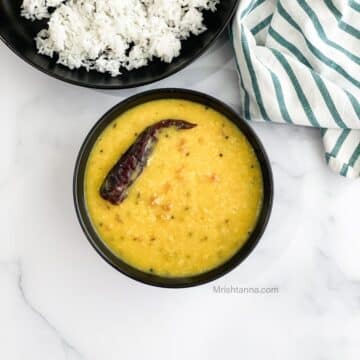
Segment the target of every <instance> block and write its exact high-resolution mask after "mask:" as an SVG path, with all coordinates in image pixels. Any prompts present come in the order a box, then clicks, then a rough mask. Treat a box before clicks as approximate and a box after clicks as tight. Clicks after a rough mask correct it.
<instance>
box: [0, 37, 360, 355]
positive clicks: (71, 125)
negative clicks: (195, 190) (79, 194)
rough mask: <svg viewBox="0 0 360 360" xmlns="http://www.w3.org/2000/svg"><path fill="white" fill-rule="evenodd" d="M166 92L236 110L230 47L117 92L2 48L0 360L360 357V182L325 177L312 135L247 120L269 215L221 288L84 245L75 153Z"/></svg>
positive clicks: (221, 43) (309, 131)
mask: <svg viewBox="0 0 360 360" xmlns="http://www.w3.org/2000/svg"><path fill="white" fill-rule="evenodd" d="M170 86H174V87H185V88H191V89H196V90H200V91H203V92H206V93H208V94H211V95H214V96H216V97H218V98H220V99H222V100H224V101H225V102H227V103H229V104H230V105H231V106H233V107H234V108H235V109H237V110H238V108H239V100H238V99H239V89H238V85H237V77H236V73H235V67H234V62H233V58H232V53H231V50H230V46H229V44H228V43H227V41H226V39H225V38H222V39H220V40H219V41H218V42H217V44H216V45H215V46H214V47H213V48H212V49H211V50H210V51H209V52H208V53H207V54H206V55H204V56H203V57H202V58H201V59H199V60H198V61H196V62H195V63H194V64H193V65H191V66H190V67H188V68H187V69H185V70H183V71H182V72H180V73H179V74H177V75H175V76H173V77H171V78H170V79H167V80H164V81H162V82H159V83H156V84H154V85H152V86H146V87H143V88H138V89H134V90H128V91H110V92H105V91H96V90H90V89H85V88H80V87H75V86H72V85H68V84H65V83H62V82H59V81H57V80H54V79H51V78H50V77H47V76H46V75H43V74H42V73H40V72H38V71H36V70H34V69H32V68H31V67H30V66H29V65H27V64H25V63H24V62H22V60H19V59H18V58H17V57H16V56H15V55H14V54H12V53H11V52H10V51H9V50H8V49H7V48H5V46H4V45H0V116H1V141H0V199H1V200H0V204H1V205H0V219H1V226H0V359H4V360H23V359H26V360H33V359H34V360H60V359H61V360H63V359H71V360H72V359H89V360H90V359H94V360H112V359H116V360H118V359H122V360H130V359H141V360H143V359H146V360H153V359H154V360H162V359H164V360H165V359H166V360H171V359H178V360H180V359H197V360H202V359H204V360H213V359H214V360H215V359H223V358H224V359H226V358H231V359H233V358H240V359H252V360H257V359H258V360H263V359H276V360H279V359H280V360H282V359H284V360H288V359H292V360H294V359H295V360H303V359H306V360H312V359H314V360H315V359H316V360H332V359H334V360H339V359H341V360H348V359H359V357H360V230H359V229H360V184H359V181H358V180H357V181H349V180H345V179H343V178H341V177H339V176H337V175H335V174H333V173H331V171H330V170H329V169H328V168H327V166H326V164H325V163H324V160H323V153H322V146H321V141H320V136H319V133H318V131H317V130H314V129H304V128H296V127H288V126H281V125H269V124H254V125H253V127H254V128H255V130H256V132H257V133H258V134H259V136H260V138H261V140H262V141H263V143H264V145H265V147H266V149H267V150H268V153H269V156H270V158H271V162H272V165H273V171H274V177H275V187H276V196H275V203H274V210H273V215H272V218H271V221H270V224H269V226H268V229H267V231H266V233H265V235H264V236H263V239H262V241H261V242H260V244H259V246H258V247H257V248H256V250H255V251H254V253H253V254H252V255H251V256H250V257H249V258H248V259H247V260H246V261H245V262H244V263H243V264H242V265H240V266H239V267H238V268H237V269H236V270H235V271H233V272H232V273H230V274H229V275H227V276H225V277H223V278H222V279H220V280H218V281H216V282H215V283H213V284H208V285H204V286H201V287H198V288H192V289H186V290H167V289H158V288H153V287H150V286H146V285H142V284H139V283H136V282H134V281H132V280H130V279H128V278H126V277H125V276H123V275H121V274H120V273H118V272H116V271H115V270H114V269H112V268H111V267H110V266H109V265H107V264H106V263H105V262H104V261H103V260H102V259H101V258H100V257H99V256H98V255H97V254H96V253H95V251H94V250H93V249H92V248H91V247H90V245H89V244H88V242H87V240H86V239H85V236H84V235H83V233H82V231H81V229H80V227H79V225H78V223H77V219H76V216H75V212H74V209H73V203H72V173H73V168H74V162H75V159H76V156H77V152H78V150H79V147H80V145H81V143H82V141H83V139H84V137H85V136H86V134H87V132H88V131H89V130H90V128H91V127H92V125H93V124H94V123H95V122H96V121H97V120H98V118H99V117H100V116H101V115H102V114H103V113H104V112H105V111H107V110H108V109H109V108H110V107H112V106H113V105H115V104H116V103H117V102H119V101H120V100H122V99H124V98H126V97H128V96H129V95H132V94H135V93H138V92H140V91H143V90H147V89H150V88H154V87H170ZM214 285H220V286H231V285H232V286H239V287H247V286H249V287H278V288H279V294H277V295H249V294H248V295H244V294H243V295H240V294H227V295H226V294H216V293H214V292H213V286H214Z"/></svg>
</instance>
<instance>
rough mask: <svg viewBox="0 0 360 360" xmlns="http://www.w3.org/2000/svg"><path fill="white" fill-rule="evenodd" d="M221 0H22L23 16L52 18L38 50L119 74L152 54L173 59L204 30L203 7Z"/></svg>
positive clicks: (213, 7) (211, 6) (72, 63)
mask: <svg viewBox="0 0 360 360" xmlns="http://www.w3.org/2000/svg"><path fill="white" fill-rule="evenodd" d="M219 1H220V0H67V1H66V0H24V1H23V4H22V11H21V14H22V16H24V17H26V18H27V19H30V20H40V19H45V18H46V19H48V20H47V21H48V28H46V29H43V30H41V31H40V32H39V34H38V35H37V37H36V39H35V40H36V46H37V49H38V52H39V53H40V54H43V55H47V56H50V57H53V56H54V55H55V54H56V55H57V56H58V63H60V64H63V65H65V66H67V67H69V68H70V69H78V68H80V67H84V68H85V69H86V70H97V71H99V72H102V73H105V72H107V73H110V74H111V75H112V76H117V75H119V74H121V68H125V69H127V70H132V69H137V68H140V67H142V66H146V65H147V64H148V62H149V61H151V60H152V59H153V58H159V59H161V60H162V61H164V62H167V63H170V62H171V61H172V60H173V59H174V58H175V57H177V56H179V55H180V50H181V40H185V39H187V38H188V37H189V36H190V35H191V34H193V35H199V34H201V33H202V32H204V31H206V26H205V25H204V22H203V13H202V12H203V11H204V10H211V11H216V5H217V4H218V3H219Z"/></svg>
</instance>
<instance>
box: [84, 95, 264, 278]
mask: <svg viewBox="0 0 360 360" xmlns="http://www.w3.org/2000/svg"><path fill="white" fill-rule="evenodd" d="M169 118H172V119H181V120H186V121H189V122H192V123H196V124H197V125H198V126H197V127H196V128H193V129H191V130H181V131H177V130H175V129H173V128H170V129H164V130H162V132H161V134H160V136H159V142H158V143H157V145H156V146H155V149H154V152H153V153H152V155H151V157H150V160H149V162H148V165H147V167H146V168H145V170H144V171H143V173H142V174H141V176H140V177H139V178H138V179H137V181H136V182H135V183H134V184H133V185H132V187H131V188H130V191H129V196H128V197H127V198H126V199H125V201H124V202H122V203H121V204H120V205H117V206H114V205H111V204H110V203H109V202H107V201H105V200H103V199H102V198H101V197H100V195H99V188H100V186H101V184H102V182H103V180H104V178H105V177H106V175H107V173H108V172H109V170H110V169H111V168H112V167H113V165H114V164H115V163H116V162H117V160H118V159H119V157H120V155H121V154H122V153H123V152H125V151H126V150H127V148H128V147H129V146H130V145H131V144H132V143H133V142H134V141H135V139H136V137H137V135H138V134H140V132H141V131H143V130H144V129H145V128H146V127H147V126H149V125H151V124H153V123H156V122H157V121H160V120H164V119H169ZM85 193H86V194H85V195H86V203H87V209H88V212H89V214H90V217H91V219H92V222H93V226H94V227H95V228H96V231H97V232H98V234H99V236H100V238H101V239H102V240H103V241H104V243H106V244H107V246H108V247H109V248H110V249H111V250H112V251H113V252H114V253H115V254H116V255H117V256H119V257H120V258H121V259H123V260H124V261H125V262H127V263H128V264H130V265H132V266H134V267H136V268H138V269H141V270H143V271H146V272H151V273H155V274H158V275H161V276H166V277H179V276H188V275H194V274H199V273H203V272H205V271H208V270H210V269H213V268H215V267H217V266H219V265H220V264H222V263H223V262H225V261H226V260H228V259H229V258H230V257H231V256H233V255H234V254H235V253H236V252H237V250H238V249H239V248H240V247H241V246H243V244H244V243H245V242H246V240H247V239H248V237H249V234H250V233H251V231H252V230H253V228H254V226H255V225H256V222H257V218H258V214H259V211H260V209H261V206H262V198H263V180H262V174H261V169H260V164H259V161H258V159H257V157H256V155H255V152H254V150H253V148H252V147H251V145H250V144H249V142H248V141H247V139H246V138H245V136H244V135H243V134H242V133H241V132H240V131H239V130H238V128H237V127H236V126H235V125H234V124H233V123H231V122H230V121H229V120H228V119H226V118H225V117H224V116H223V115H221V114H220V113H218V112H216V111H214V110H213V109H211V108H207V107H205V106H203V105H200V104H197V103H193V102H189V101H185V100H174V99H171V100H170V99H169V100H158V101H152V102H148V103H146V104H143V105H140V106H137V107H135V108H133V109H131V110H129V111H127V112H126V113H124V114H123V115H121V116H120V117H119V118H117V119H115V120H114V121H113V123H112V124H110V125H109V126H108V127H107V128H106V129H105V131H104V132H103V133H102V134H101V135H100V137H99V139H98V140H97V142H96V144H95V145H94V148H93V149H92V152H91V154H90V157H89V160H88V164H87V169H86V175H85Z"/></svg>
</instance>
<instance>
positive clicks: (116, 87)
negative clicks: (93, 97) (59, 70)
mask: <svg viewBox="0 0 360 360" xmlns="http://www.w3.org/2000/svg"><path fill="white" fill-rule="evenodd" d="M239 2H240V0H234V5H233V8H232V9H231V12H230V14H229V16H228V18H227V19H226V21H225V22H224V24H223V26H221V27H219V29H218V30H217V31H216V32H215V34H214V36H213V37H212V39H211V40H210V41H209V42H208V43H207V44H206V45H205V46H203V47H202V48H201V49H200V50H199V51H198V52H196V54H194V55H192V56H191V57H189V58H188V59H187V60H186V61H184V62H183V63H182V64H181V65H179V66H178V67H176V68H174V69H173V70H171V71H170V72H169V73H167V74H163V75H159V76H156V77H154V78H152V79H151V80H143V81H139V82H137V83H136V84H132V85H93V84H89V83H87V82H81V81H78V80H72V79H68V78H65V77H63V76H61V75H57V74H55V73H53V72H52V71H50V70H47V69H45V68H44V67H42V66H41V65H38V64H36V63H35V62H33V61H31V60H30V59H29V58H28V57H26V56H25V55H23V54H22V52H21V51H20V50H18V49H17V47H16V46H14V45H13V44H11V43H10V41H9V40H8V39H6V38H5V36H4V35H3V34H2V33H1V32H0V40H2V42H3V43H4V44H5V45H6V46H7V47H8V48H9V49H10V50H11V51H12V52H13V53H14V54H16V55H17V56H18V57H19V58H20V59H22V60H23V61H24V62H25V63H27V64H29V65H30V66H31V67H33V68H35V69H37V70H39V71H41V72H42V73H44V74H46V75H48V76H50V77H52V78H54V79H56V80H59V81H62V82H65V83H68V84H71V85H76V86H80V87H84V88H90V89H99V90H123V89H132V88H136V87H140V86H145V85H149V84H153V83H155V82H158V81H160V80H164V79H166V78H168V77H170V76H172V75H175V74H176V73H178V72H180V71H181V70H184V69H185V68H186V67H187V66H189V65H190V64H192V63H193V62H194V61H195V60H197V59H198V58H199V57H200V56H201V55H203V54H204V53H205V52H206V51H207V50H208V49H209V48H210V47H211V46H212V45H213V44H214V43H215V41H216V40H217V39H218V38H219V37H220V35H221V34H222V33H223V32H224V30H225V29H226V27H227V26H228V25H229V23H230V21H231V20H232V18H233V16H234V14H235V11H236V10H237V7H238V5H239ZM185 41H186V40H185ZM69 70H70V69H69ZM77 70H78V69H74V70H70V71H77ZM104 75H105V74H104ZM119 76H121V75H119Z"/></svg>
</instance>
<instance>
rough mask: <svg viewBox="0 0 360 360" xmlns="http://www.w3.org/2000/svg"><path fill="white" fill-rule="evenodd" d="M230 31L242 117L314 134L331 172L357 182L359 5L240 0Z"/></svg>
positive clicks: (353, 0) (342, 0)
mask: <svg viewBox="0 0 360 360" xmlns="http://www.w3.org/2000/svg"><path fill="white" fill-rule="evenodd" d="M231 33H232V41H233V45H234V50H235V54H236V59H237V65H238V71H239V78H240V86H241V104H242V106H241V111H242V115H243V116H244V118H246V119H247V120H262V121H269V122H270V121H274V122H278V123H288V124H296V125H304V126H314V127H318V128H320V129H321V130H320V131H321V135H322V139H323V143H324V147H325V158H326V161H327V163H328V164H329V166H330V167H331V169H333V170H334V171H336V172H338V173H339V174H341V175H343V176H346V177H348V178H356V177H359V176H360V103H359V100H360V2H359V0H242V1H241V2H240V6H239V9H238V11H237V13H236V16H235V18H234V21H233V24H232V31H231Z"/></svg>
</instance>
